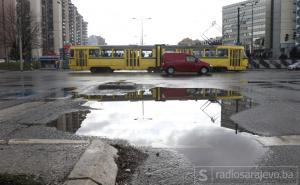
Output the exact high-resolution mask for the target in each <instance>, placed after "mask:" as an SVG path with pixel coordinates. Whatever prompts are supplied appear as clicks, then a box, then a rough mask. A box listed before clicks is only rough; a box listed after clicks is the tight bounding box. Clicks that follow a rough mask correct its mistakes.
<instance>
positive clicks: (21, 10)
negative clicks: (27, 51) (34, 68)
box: [17, 1, 24, 72]
mask: <svg viewBox="0 0 300 185" xmlns="http://www.w3.org/2000/svg"><path fill="white" fill-rule="evenodd" d="M18 3H19V12H20V13H21V15H19V16H18V27H19V30H18V31H17V32H18V35H19V52H20V71H21V72H23V69H24V66H23V45H22V14H23V7H22V6H23V5H22V2H21V1H19V2H18Z"/></svg>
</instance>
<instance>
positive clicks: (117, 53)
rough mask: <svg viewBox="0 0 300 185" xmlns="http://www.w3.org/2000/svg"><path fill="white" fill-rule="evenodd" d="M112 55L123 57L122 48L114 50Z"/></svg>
mask: <svg viewBox="0 0 300 185" xmlns="http://www.w3.org/2000/svg"><path fill="white" fill-rule="evenodd" d="M114 57H120V58H121V57H124V50H114Z"/></svg>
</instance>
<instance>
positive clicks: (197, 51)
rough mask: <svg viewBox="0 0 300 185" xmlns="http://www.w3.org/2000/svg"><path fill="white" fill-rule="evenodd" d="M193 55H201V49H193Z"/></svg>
mask: <svg viewBox="0 0 300 185" xmlns="http://www.w3.org/2000/svg"><path fill="white" fill-rule="evenodd" d="M193 55H194V56H196V57H200V56H201V51H199V50H194V51H193Z"/></svg>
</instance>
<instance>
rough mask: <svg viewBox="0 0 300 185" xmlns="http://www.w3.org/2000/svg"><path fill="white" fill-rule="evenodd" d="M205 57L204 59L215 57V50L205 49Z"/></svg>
mask: <svg viewBox="0 0 300 185" xmlns="http://www.w3.org/2000/svg"><path fill="white" fill-rule="evenodd" d="M205 56H206V57H215V56H216V50H212V49H206V50H205Z"/></svg>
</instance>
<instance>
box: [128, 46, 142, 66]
mask: <svg viewBox="0 0 300 185" xmlns="http://www.w3.org/2000/svg"><path fill="white" fill-rule="evenodd" d="M139 68H140V50H139V49H126V69H127V70H137V69H139Z"/></svg>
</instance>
